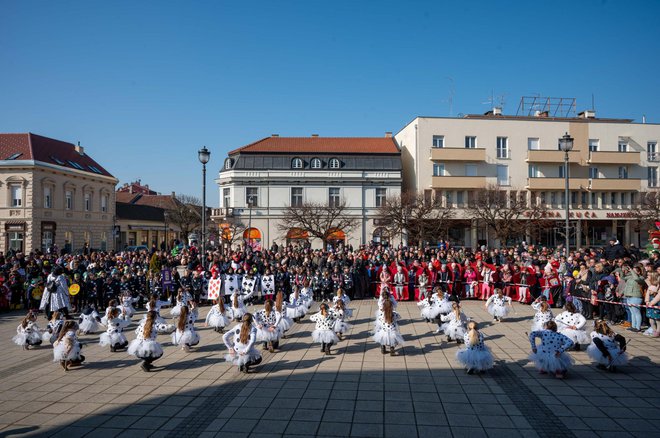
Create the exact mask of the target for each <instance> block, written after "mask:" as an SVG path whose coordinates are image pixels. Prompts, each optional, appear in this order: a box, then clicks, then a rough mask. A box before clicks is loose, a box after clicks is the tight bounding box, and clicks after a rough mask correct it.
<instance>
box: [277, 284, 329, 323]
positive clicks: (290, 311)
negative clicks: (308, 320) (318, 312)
mask: <svg viewBox="0 0 660 438" xmlns="http://www.w3.org/2000/svg"><path fill="white" fill-rule="evenodd" d="M326 307H327V306H326ZM306 313H307V306H306V305H305V302H304V301H303V298H302V297H301V296H300V292H299V291H298V286H293V293H292V294H291V296H290V297H289V304H287V306H286V316H288V317H289V318H291V319H292V320H293V321H294V322H300V319H301V318H302V317H303V316H305V314H306Z"/></svg>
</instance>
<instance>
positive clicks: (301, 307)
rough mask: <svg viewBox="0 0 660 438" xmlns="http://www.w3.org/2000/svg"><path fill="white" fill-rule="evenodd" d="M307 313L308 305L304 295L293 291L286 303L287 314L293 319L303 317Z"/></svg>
mask: <svg viewBox="0 0 660 438" xmlns="http://www.w3.org/2000/svg"><path fill="white" fill-rule="evenodd" d="M306 313H307V305H306V304H305V300H304V298H303V297H301V296H300V294H298V296H297V297H296V294H295V293H293V294H291V296H290V297H289V302H288V303H287V305H286V316H288V317H289V318H291V319H297V318H302V317H303V316H305V314H306Z"/></svg>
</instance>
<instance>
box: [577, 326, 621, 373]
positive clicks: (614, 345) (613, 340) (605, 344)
mask: <svg viewBox="0 0 660 438" xmlns="http://www.w3.org/2000/svg"><path fill="white" fill-rule="evenodd" d="M597 339H598V340H597ZM625 345H626V341H625V338H623V337H622V336H620V335H615V334H613V335H611V336H607V335H603V334H600V333H597V332H591V344H589V346H588V347H587V354H588V355H589V357H590V358H591V359H592V360H593V361H594V362H596V363H597V364H598V365H602V366H606V367H607V366H615V367H618V366H623V365H626V364H627V363H628V354H627V353H626V351H625V349H624V348H625ZM605 352H607V353H608V354H609V358H608V357H607V356H606V355H605Z"/></svg>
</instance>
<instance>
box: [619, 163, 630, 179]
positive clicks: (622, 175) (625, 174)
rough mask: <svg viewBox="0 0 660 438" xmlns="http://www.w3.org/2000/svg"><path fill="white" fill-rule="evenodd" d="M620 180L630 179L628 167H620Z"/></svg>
mask: <svg viewBox="0 0 660 438" xmlns="http://www.w3.org/2000/svg"><path fill="white" fill-rule="evenodd" d="M619 179H628V167H627V166H619Z"/></svg>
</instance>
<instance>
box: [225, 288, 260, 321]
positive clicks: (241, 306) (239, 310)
mask: <svg viewBox="0 0 660 438" xmlns="http://www.w3.org/2000/svg"><path fill="white" fill-rule="evenodd" d="M253 293H254V291H252V292H250V293H248V294H242V293H241V292H240V291H238V290H237V291H234V293H233V294H231V297H229V304H230V307H229V309H227V314H228V316H229V317H230V318H231V319H236V320H239V319H241V318H243V315H245V314H246V313H247V308H246V307H245V300H247V299H249V298H251V297H252V294H253ZM234 297H236V303H237V304H238V307H234Z"/></svg>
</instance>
